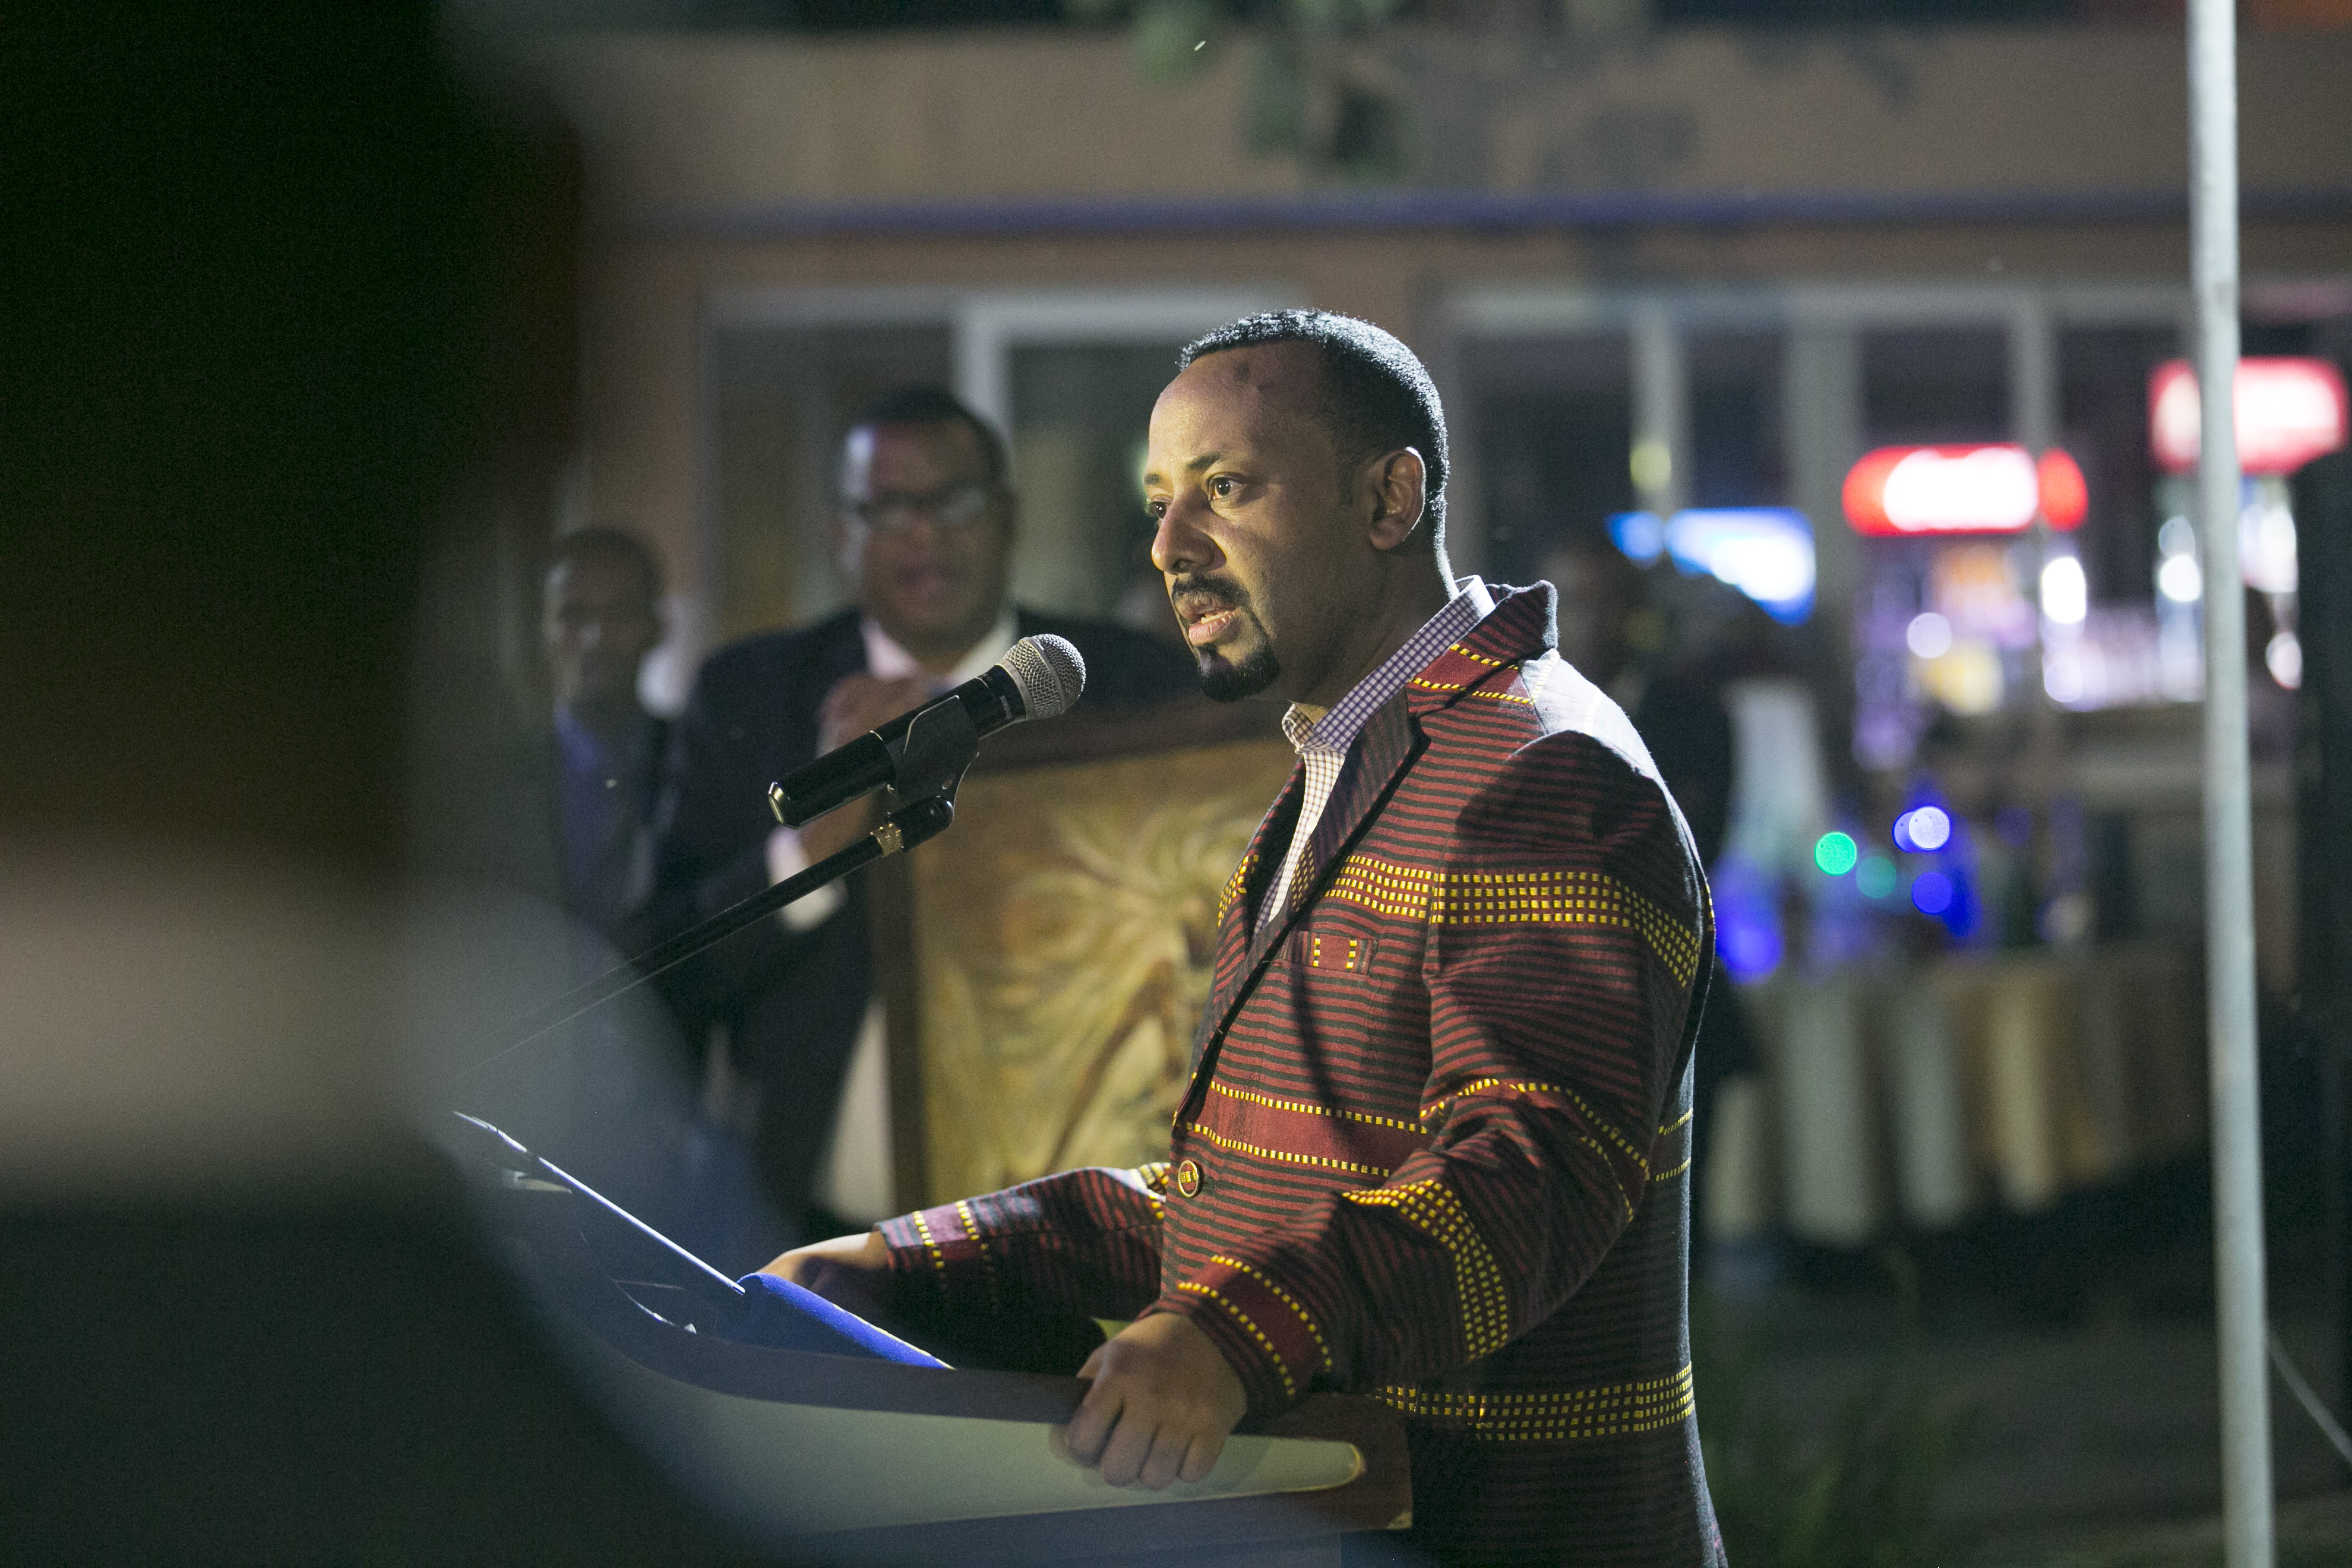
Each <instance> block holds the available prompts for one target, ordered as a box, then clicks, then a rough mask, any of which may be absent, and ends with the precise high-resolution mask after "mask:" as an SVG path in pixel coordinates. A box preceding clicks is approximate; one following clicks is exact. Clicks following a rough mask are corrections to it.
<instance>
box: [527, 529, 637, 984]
mask: <svg viewBox="0 0 2352 1568" xmlns="http://www.w3.org/2000/svg"><path fill="white" fill-rule="evenodd" d="M661 588H662V577H661V563H659V562H658V561H656V559H655V557H654V552H652V550H650V549H649V548H647V547H646V543H645V542H644V541H643V540H641V539H639V538H637V537H636V536H635V534H632V533H625V532H623V531H620V530H618V529H610V528H590V529H582V530H580V531H576V532H572V533H567V534H564V535H562V536H561V537H560V538H558V539H557V540H556V542H555V547H554V552H553V558H552V560H551V562H550V563H549V565H548V568H547V578H546V583H545V590H544V593H543V595H542V596H541V616H540V646H541V651H542V653H543V654H544V655H545V657H546V659H547V671H548V678H549V681H550V684H551V687H552V689H553V696H554V700H555V711H554V725H555V737H554V750H555V805H556V822H557V826H558V829H559V831H560V833H561V835H562V851H563V884H564V892H565V900H566V903H567V905H568V906H569V908H570V909H571V910H572V913H573V914H574V915H576V916H577V917H578V918H579V919H580V920H581V921H583V922H584V923H586V924H587V925H588V926H589V927H591V928H592V929H593V930H594V931H596V932H597V933H598V934H599V935H601V936H603V937H604V939H605V941H607V942H611V943H613V944H614V946H616V947H618V948H619V949H620V950H621V951H623V952H629V951H632V950H633V942H632V939H633V937H634V936H635V932H633V931H629V930H626V929H625V927H624V922H625V919H626V917H627V916H628V915H630V914H631V913H632V912H633V911H634V910H635V909H636V908H637V906H638V905H640V904H642V903H643V902H644V901H645V900H646V898H647V897H648V896H649V895H650V894H651V893H652V891H653V842H652V832H651V830H652V821H653V805H654V797H655V791H656V785H657V784H658V782H659V777H660V769H661V763H662V757H663V754H664V752H665V751H666V749H667V743H668V739H669V726H668V725H667V723H665V722H664V721H661V720H659V719H656V718H655V717H654V716H653V715H652V714H650V713H648V712H646V710H645V705H644V704H643V703H642V702H641V701H640V700H638V697H637V678H638V675H639V672H640V671H641V670H642V669H643V668H644V666H645V662H646V657H647V656H648V655H650V654H651V653H652V652H653V650H654V647H655V645H656V644H657V643H659V642H660V641H661V634H662V627H661V611H660V604H661Z"/></svg>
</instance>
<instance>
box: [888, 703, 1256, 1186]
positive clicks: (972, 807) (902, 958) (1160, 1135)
mask: <svg viewBox="0 0 2352 1568" xmlns="http://www.w3.org/2000/svg"><path fill="white" fill-rule="evenodd" d="M1280 711H1281V710H1280V709H1279V708H1278V707H1277V706H1276V705H1274V704H1271V703H1241V704H1236V705H1234V706H1232V707H1219V706H1216V705H1214V704H1211V703H1209V702H1206V701H1205V700H1202V701H1193V702H1183V703H1177V704H1171V705H1170V706H1167V707H1163V708H1160V709H1155V710H1146V711H1141V712H1136V713H1128V714H1113V715H1108V716H1105V717H1095V718H1081V717H1077V716H1073V717H1072V718H1069V719H1066V720H1061V721H1055V722H1053V723H1049V724H1041V725H1037V726H1034V728H1031V727H1026V726H1024V728H1022V729H1019V730H1013V731H1005V732H1004V733H1003V734H1002V735H1000V736H997V737H995V738H993V739H992V740H991V741H990V742H989V745H988V749H987V750H985V751H983V752H982V756H981V763H980V764H979V765H978V766H976V767H975V768H974V769H973V770H972V773H971V775H970V776H969V777H968V778H966V780H965V781H964V784H963V787H962V789H961V792H960V793H959V795H957V798H956V819H955V826H953V827H951V828H950V829H949V830H948V832H946V833H945V834H943V835H941V836H940V837H939V838H936V839H934V840H932V841H931V842H930V843H929V844H926V845H924V846H922V847H920V848H919V849H917V850H915V851H913V852H912V853H911V854H909V855H908V856H906V857H905V858H903V859H902V860H897V861H886V862H884V863H882V865H880V866H877V867H876V868H875V870H876V871H877V872H880V871H884V870H886V869H887V870H888V871H889V872H891V873H893V874H892V875H890V876H889V877H887V878H886V879H883V880H882V881H881V882H880V884H879V885H877V889H876V892H877V899H876V920H877V933H876V934H877V942H876V950H877V957H878V959H879V966H880V975H879V979H880V983H881V989H882V995H883V1002H884V1012H885V1017H886V1019H887V1030H888V1045H889V1063H890V1105H891V1146H892V1154H893V1161H894V1165H895V1170H894V1177H895V1181H896V1186H897V1189H898V1205H899V1206H900V1207H901V1208H905V1207H908V1206H911V1205H917V1204H932V1203H943V1202H947V1201H949V1200H950V1199H953V1198H957V1197H962V1196H966V1195H969V1194H973V1193H982V1192H992V1191H994V1190H995V1189H997V1188H999V1187H1003V1186H1009V1185H1011V1184H1014V1183H1017V1182H1024V1181H1027V1180H1029V1179H1031V1178H1033V1177H1035V1176H1040V1175H1044V1174H1045V1173H1048V1172H1052V1171H1061V1170H1068V1169H1072V1168H1074V1167H1076V1166H1081V1165H1135V1164H1139V1163H1143V1162H1145V1161H1149V1160H1155V1159H1160V1158H1162V1157H1164V1156H1165V1155H1166V1153H1167V1150H1168V1123H1169V1119H1170V1118H1171V1116H1172V1115H1173V1114H1174V1112H1175V1110H1176V1104H1177V1100H1178V1099H1179V1098H1180V1097H1181V1094H1182V1093H1183V1089H1184V1082H1185V1076H1186V1069H1187V1068H1188V1067H1189V1065H1190V1057H1191V1049H1192V1031H1193V1028H1194V1026H1195V1024H1196V1023H1197V1022H1198V1020H1199V1017H1200V1013H1201V1008H1202V1005H1204V1004H1205V1003H1206V1001H1207V999H1208V993H1209V966H1210V958H1211V949H1212V945H1213V942H1214V940H1215V921H1216V913H1217V900H1218V896H1219V894H1220V892H1221V891H1222V890H1223V887H1224V884H1225V879H1227V878H1228V877H1229V876H1230V875H1231V874H1232V872H1233V868H1234V865H1235V864H1236V863H1238V862H1239V861H1240V859H1241V857H1242V854H1243V852H1244V850H1245V849H1246V848H1247V847H1248V844H1249V837H1250V835H1251V833H1252V832H1254V831H1255V828H1256V826H1257V823H1258V819H1259V818H1260V817H1261V816H1264V814H1265V810H1266V807H1267V806H1268V805H1270V804H1271V803H1272V802H1273V800H1274V798H1275V796H1276V795H1277V794H1279V793H1280V791H1281V788H1282V784H1283V781H1284V780H1285V779H1286V777H1287V776H1288V774H1289V772H1290V769H1291V766H1292V764H1293V762H1294V761H1295V755H1294V753H1293V752H1292V750H1291V748H1290V745H1289V743H1288V742H1286V741H1285V740H1284V739H1283V738H1282V735H1281V731H1280V725H1279V714H1280Z"/></svg>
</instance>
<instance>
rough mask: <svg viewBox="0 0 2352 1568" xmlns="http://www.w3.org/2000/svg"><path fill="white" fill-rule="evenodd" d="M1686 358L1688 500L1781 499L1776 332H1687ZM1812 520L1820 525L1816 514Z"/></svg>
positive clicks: (1784, 494) (1785, 483)
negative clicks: (1688, 434) (1688, 429)
mask: <svg viewBox="0 0 2352 1568" xmlns="http://www.w3.org/2000/svg"><path fill="white" fill-rule="evenodd" d="M1687 360H1688V363H1689V365H1690V398H1691V407H1690V445H1691V449H1690V459H1689V460H1690V498H1691V504H1692V505H1694V506H1778V505H1780V503H1781V502H1783V501H1785V500H1787V499H1788V489H1789V479H1788V469H1787V463H1786V461H1785V459H1784V458H1783V456H1782V447H1781V435H1780V426H1781V419H1780V333H1778V332H1775V331H1701V332H1694V333H1692V334H1691V336H1690V338H1689V340H1688V345H1687ZM1813 521H1814V525H1815V526H1816V527H1819V526H1821V525H1822V520H1821V519H1818V518H1816V519H1814V520H1813ZM1829 521H1832V522H1834V521H1836V520H1835V519H1831V520H1829Z"/></svg>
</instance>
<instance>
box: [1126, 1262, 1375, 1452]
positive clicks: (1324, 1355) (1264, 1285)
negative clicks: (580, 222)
mask: <svg viewBox="0 0 2352 1568" xmlns="http://www.w3.org/2000/svg"><path fill="white" fill-rule="evenodd" d="M1153 1310H1155V1311H1162V1312H1175V1313H1180V1314H1181V1315H1182V1316H1184V1317H1186V1318H1189V1319H1191V1320H1192V1326H1193V1327H1194V1328H1196V1329H1199V1330H1200V1331H1202V1332H1203V1333H1205V1334H1207V1335H1208V1336H1209V1338H1210V1340H1211V1341H1212V1342H1214V1343H1215V1345H1216V1347H1217V1348H1218V1350H1220V1351H1222V1352H1223V1353H1224V1357H1225V1360H1226V1361H1227V1362H1229V1363H1232V1365H1233V1369H1234V1372H1235V1373H1238V1374H1239V1375H1240V1377H1241V1380H1242V1387H1243V1389H1244V1391H1246V1392H1247V1394H1249V1406H1250V1410H1251V1412H1252V1413H1253V1414H1255V1415H1265V1414H1268V1413H1270V1412H1273V1411H1276V1410H1281V1409H1285V1408H1286V1407H1288V1406H1290V1405H1295V1404H1297V1402H1298V1401H1299V1400H1301V1399H1303V1398H1305V1397H1306V1396H1307V1392H1308V1390H1309V1389H1310V1388H1312V1387H1313V1386H1314V1384H1315V1382H1316V1380H1317V1379H1318V1377H1322V1376H1324V1375H1326V1374H1328V1373H1329V1372H1330V1370H1331V1356H1330V1352H1329V1349H1328V1346H1327V1345H1326V1343H1325V1342H1324V1337H1323V1330H1322V1327H1321V1325H1320V1324H1318V1322H1317V1321H1315V1319H1314V1317H1313V1315H1312V1314H1311V1313H1310V1312H1309V1311H1308V1310H1307V1306H1306V1304H1305V1303H1304V1302H1302V1301H1300V1300H1299V1299H1298V1298H1297V1296H1296V1295H1294V1294H1293V1293H1292V1292H1290V1291H1289V1290H1287V1289H1285V1288H1284V1287H1283V1286H1282V1285H1281V1284H1280V1282H1278V1281H1277V1280H1276V1279H1274V1278H1273V1277H1272V1276H1270V1275H1268V1274H1266V1273H1265V1272H1264V1271H1263V1270H1261V1269H1259V1268H1256V1267H1255V1266H1254V1265H1252V1264H1249V1263H1247V1262H1245V1261H1244V1260H1243V1259H1241V1258H1234V1257H1229V1256H1227V1255H1224V1254H1222V1253H1221V1254H1218V1255H1216V1256H1214V1257H1213V1258H1210V1260H1209V1261H1208V1262H1207V1263H1206V1264H1204V1265H1203V1266H1202V1267H1201V1268H1199V1269H1197V1270H1195V1271H1194V1272H1193V1273H1192V1275H1191V1276H1190V1277H1188V1278H1186V1279H1180V1280H1178V1281H1177V1282H1176V1283H1175V1285H1174V1286H1173V1287H1171V1289H1169V1290H1168V1291H1167V1292H1166V1293H1165V1294H1163V1295H1162V1296H1161V1297H1160V1300H1159V1301H1158V1303H1157V1304H1156V1305H1155V1307H1154V1308H1153Z"/></svg>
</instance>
